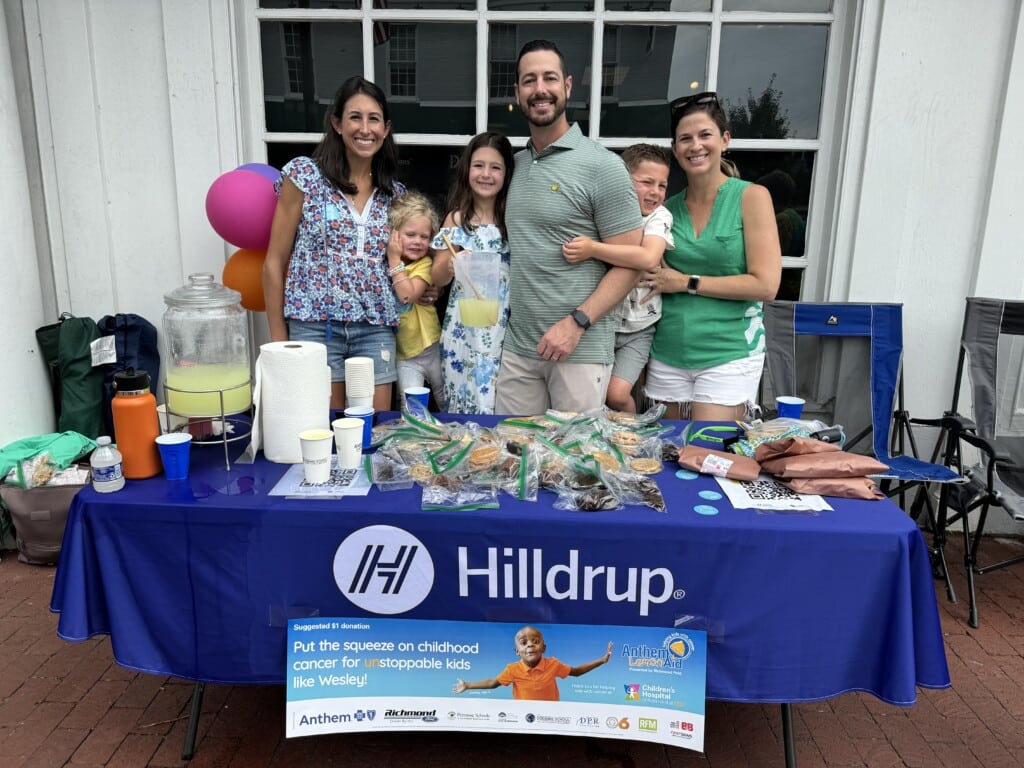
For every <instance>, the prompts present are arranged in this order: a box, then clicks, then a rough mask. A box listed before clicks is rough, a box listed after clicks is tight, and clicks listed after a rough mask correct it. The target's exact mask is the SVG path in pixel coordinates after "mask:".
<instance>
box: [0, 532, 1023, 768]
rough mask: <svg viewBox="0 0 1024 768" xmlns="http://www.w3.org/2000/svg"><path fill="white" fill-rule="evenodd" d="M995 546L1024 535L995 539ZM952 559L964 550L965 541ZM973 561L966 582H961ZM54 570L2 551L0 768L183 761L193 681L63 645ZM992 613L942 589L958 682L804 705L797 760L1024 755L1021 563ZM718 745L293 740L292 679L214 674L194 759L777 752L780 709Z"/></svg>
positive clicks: (758, 712) (690, 760) (431, 759)
mask: <svg viewBox="0 0 1024 768" xmlns="http://www.w3.org/2000/svg"><path fill="white" fill-rule="evenodd" d="M986 546H987V549H988V551H989V554H992V555H1000V554H1006V555H1010V554H1017V553H1020V552H1022V551H1024V543H1022V542H1020V541H1016V540H999V541H992V542H986ZM950 557H951V562H952V563H956V562H958V561H959V557H960V553H959V551H958V550H956V548H955V545H953V546H952V547H951V548H950ZM961 571H962V568H959V567H958V568H957V573H956V577H957V578H956V579H955V584H956V586H957V587H958V589H959V590H960V592H961V593H962V592H963V585H964V584H963V577H962V575H961ZM53 576H54V571H53V570H52V569H46V568H38V567H33V566H27V565H22V564H20V563H17V562H16V560H15V557H14V555H13V553H10V552H8V553H5V555H4V562H3V563H2V564H0V768H16V767H18V766H39V767H41V768H53V767H54V766H64V765H67V766H128V767H130V768H133V767H134V766H180V765H183V763H182V761H181V746H182V741H183V736H184V732H185V723H186V720H187V717H188V704H189V696H190V694H191V692H192V685H191V684H190V683H187V682H184V681H181V680H176V679H169V678H164V677H155V676H152V675H143V674H136V673H134V672H129V671H128V670H125V669H122V668H121V667H119V666H117V665H116V664H114V663H113V661H112V656H111V650H110V643H109V640H108V639H107V638H94V639H93V640H90V641H88V642H84V643H66V642H64V641H62V640H60V639H59V638H58V637H57V635H56V634H55V628H56V624H57V621H56V617H55V616H54V615H52V614H51V613H50V612H49V608H48V606H49V600H50V591H51V589H52V586H53ZM979 589H980V595H981V627H980V628H979V629H977V630H973V629H971V628H970V627H969V626H968V625H967V622H966V605H965V604H964V603H963V602H960V603H958V604H956V605H951V604H949V603H947V602H946V599H945V595H944V594H943V593H941V587H940V594H939V607H940V613H941V615H942V625H943V630H944V632H945V635H946V646H947V651H948V658H949V666H950V673H951V676H952V679H953V687H952V689H950V690H944V691H927V690H925V691H921V692H920V695H919V697H918V703H917V705H916V706H914V707H909V708H904V707H894V706H890V705H888V704H883V703H882V702H880V701H878V700H877V699H875V698H874V697H872V696H868V695H863V694H849V695H846V696H841V697H839V698H837V699H833V700H831V701H826V702H820V703H815V704H799V705H796V706H795V707H794V719H795V727H796V739H797V758H798V764H799V765H800V766H801V768H811V767H813V766H828V767H829V768H831V767H833V766H834V767H836V768H839V767H840V766H843V767H844V768H846V767H847V766H868V768H884V767H885V766H922V767H923V768H932V767H933V766H955V768H971V767H972V766H986V768H999V767H1000V766H1020V765H1022V764H1024V695H1022V689H1024V658H1022V653H1024V565H1022V566H1018V567H1017V568H1016V569H1009V570H1004V571H998V572H995V573H991V574H987V575H985V576H983V577H980V579H979ZM707 723H708V732H707V745H706V746H707V752H706V754H704V755H698V754H695V753H692V752H688V751H686V750H682V749H676V748H668V747H662V746H658V745H648V744H639V743H633V742H609V741H602V740H599V739H583V738H572V737H561V738H560V737H543V736H519V735H508V736H497V735H485V734H461V733H452V734H436V735H435V734H430V735H426V734H373V735H354V736H328V737H317V738H304V739H293V740H285V739H284V691H283V688H281V687H270V686H259V687H235V686H207V689H206V696H205V699H204V702H203V714H202V718H201V722H200V726H199V742H198V747H197V752H196V756H195V758H194V759H193V760H192V763H191V764H192V765H193V766H195V767H196V768H199V767H200V766H232V767H234V768H250V767H257V766H315V767H317V768H319V767H320V766H347V767H348V768H362V767H363V766H372V767H373V768H398V767H399V766H401V767H402V768H405V767H406V766H417V767H418V766H427V767H431V768H452V767H453V766H480V765H482V766H486V768H520V767H522V768H525V767H526V766H529V767H530V768H536V767H539V766H558V768H573V767H574V766H595V767H596V768H603V767H605V766H607V767H608V768H663V767H664V768H668V767H670V766H671V767H672V768H685V767H687V766H704V767H709V768H732V767H735V768H741V767H746V766H766V767H767V766H781V765H783V762H784V761H783V755H782V728H781V723H780V719H779V708H778V707H776V706H754V705H739V704H721V703H717V702H711V703H710V704H709V706H708V711H707Z"/></svg>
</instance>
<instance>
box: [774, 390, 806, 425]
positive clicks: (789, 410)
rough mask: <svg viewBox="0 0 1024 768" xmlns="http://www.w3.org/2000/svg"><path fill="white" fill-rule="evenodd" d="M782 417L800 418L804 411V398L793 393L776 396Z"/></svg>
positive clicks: (780, 416) (777, 406) (776, 402)
mask: <svg viewBox="0 0 1024 768" xmlns="http://www.w3.org/2000/svg"><path fill="white" fill-rule="evenodd" d="M775 405H776V408H777V409H778V414H779V418H780V419H799V418H800V417H801V416H802V415H803V413H804V399H803V398H802V397H793V396H792V395H779V396H778V397H776V398H775Z"/></svg>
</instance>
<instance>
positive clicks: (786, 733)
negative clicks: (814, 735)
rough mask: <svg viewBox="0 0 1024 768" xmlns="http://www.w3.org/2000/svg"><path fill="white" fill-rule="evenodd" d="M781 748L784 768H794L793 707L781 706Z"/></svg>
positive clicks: (786, 704) (789, 705)
mask: <svg viewBox="0 0 1024 768" xmlns="http://www.w3.org/2000/svg"><path fill="white" fill-rule="evenodd" d="M782 747H783V749H784V750H785V751H786V768H796V744H795V743H794V741H793V705H792V704H790V703H788V702H787V703H785V704H783V705H782Z"/></svg>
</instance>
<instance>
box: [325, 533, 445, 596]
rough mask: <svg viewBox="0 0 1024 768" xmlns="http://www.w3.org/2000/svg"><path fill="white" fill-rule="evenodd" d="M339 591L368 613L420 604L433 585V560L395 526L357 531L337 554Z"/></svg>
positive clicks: (336, 571) (335, 554)
mask: <svg viewBox="0 0 1024 768" xmlns="http://www.w3.org/2000/svg"><path fill="white" fill-rule="evenodd" d="M334 581H335V583H337V585H338V589H340V590H341V593H342V594H343V595H345V597H347V598H348V599H349V600H351V601H352V602H353V603H354V604H355V605H357V606H359V607H360V608H362V609H363V610H364V611H370V612H371V613H379V614H385V615H392V614H396V613H405V612H406V611H410V610H412V609H413V608H415V607H416V606H417V605H419V604H420V603H422V602H423V600H424V599H426V597H427V595H428V594H430V589H431V587H433V586H434V561H433V560H432V559H431V557H430V553H429V552H428V551H427V548H426V547H425V546H424V545H423V542H421V541H420V540H419V539H417V538H416V537H415V536H413V535H412V534H411V533H409V532H408V531H404V530H402V529H401V528H395V527H394V526H392V525H370V526H367V527H366V528H360V529H359V530H358V531H353V532H352V533H351V534H350V535H349V536H348V537H347V538H346V539H345V540H344V541H343V542H341V545H340V546H339V547H338V551H337V552H335V553H334Z"/></svg>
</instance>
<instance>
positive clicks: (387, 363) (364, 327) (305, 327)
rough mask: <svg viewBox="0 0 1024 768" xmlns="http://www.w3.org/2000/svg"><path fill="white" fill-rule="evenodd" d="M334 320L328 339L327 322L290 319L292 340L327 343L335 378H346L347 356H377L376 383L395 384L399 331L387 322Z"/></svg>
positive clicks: (374, 367)
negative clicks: (396, 332) (396, 334)
mask: <svg viewBox="0 0 1024 768" xmlns="http://www.w3.org/2000/svg"><path fill="white" fill-rule="evenodd" d="M330 322H331V338H330V340H329V341H328V339H327V323H326V322H310V323H307V322H303V321H302V320H288V338H289V339H291V340H292V341H318V342H320V343H321V344H325V345H326V346H327V364H328V365H329V366H330V367H331V381H344V380H345V358H347V357H369V358H372V359H373V383H374V384H391V383H392V382H394V381H397V379H398V372H397V369H396V368H395V331H394V329H393V328H391V327H390V326H387V325H370V324H369V323H343V322H341V321H339V320H332V321H330Z"/></svg>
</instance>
